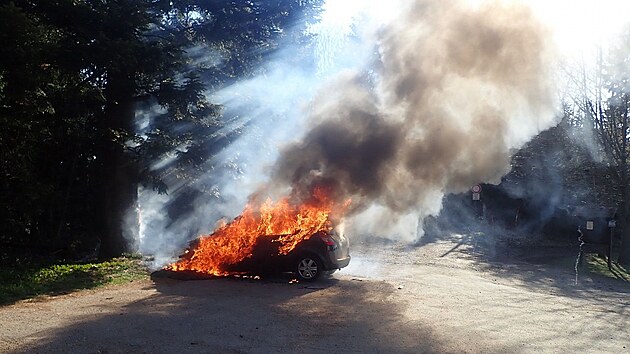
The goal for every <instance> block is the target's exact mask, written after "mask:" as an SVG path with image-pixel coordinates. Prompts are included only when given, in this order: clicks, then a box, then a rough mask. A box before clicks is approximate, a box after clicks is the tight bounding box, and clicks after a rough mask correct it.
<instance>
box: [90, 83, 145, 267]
mask: <svg viewBox="0 0 630 354" xmlns="http://www.w3.org/2000/svg"><path fill="white" fill-rule="evenodd" d="M108 81H109V82H108V85H107V90H106V92H107V103H106V106H105V117H104V118H105V119H104V121H103V122H102V123H103V124H102V126H101V134H100V135H101V141H100V142H99V151H100V152H101V153H100V156H98V157H97V159H99V158H100V159H101V165H100V166H101V173H100V176H99V178H100V183H99V188H100V189H99V198H100V202H99V204H98V207H99V211H98V212H97V214H98V215H97V218H98V219H99V221H98V223H97V225H98V228H99V230H97V232H98V233H99V234H100V235H101V246H100V252H99V257H100V258H110V257H115V256H119V255H121V254H122V253H124V252H129V251H130V250H131V247H130V245H131V243H132V241H133V235H135V232H136V230H135V228H137V227H138V223H137V213H136V212H135V208H136V203H137V198H138V192H137V190H138V181H137V168H136V165H135V163H134V161H133V159H132V158H131V156H129V154H128V153H127V151H126V149H125V147H124V144H123V143H124V142H122V141H120V139H118V140H117V139H116V134H115V133H114V132H116V131H118V132H121V131H125V132H130V133H131V132H133V120H134V117H135V110H134V100H133V95H134V89H133V81H132V80H131V79H128V78H127V77H124V76H122V75H118V76H114V75H112V76H111V77H109V78H108Z"/></svg>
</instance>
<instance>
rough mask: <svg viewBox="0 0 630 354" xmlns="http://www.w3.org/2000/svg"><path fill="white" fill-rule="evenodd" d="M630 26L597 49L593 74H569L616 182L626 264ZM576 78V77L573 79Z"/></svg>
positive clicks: (629, 252) (629, 253)
mask: <svg viewBox="0 0 630 354" xmlns="http://www.w3.org/2000/svg"><path fill="white" fill-rule="evenodd" d="M629 64H630V29H628V30H626V31H625V33H624V34H623V35H622V36H621V38H620V40H619V42H617V43H616V44H615V45H614V46H612V47H611V48H610V50H609V52H608V54H607V55H606V56H605V57H604V55H603V51H602V50H601V49H600V50H599V51H598V58H597V63H596V65H595V70H594V74H593V75H588V74H587V71H586V70H585V69H583V70H582V71H581V74H580V75H575V76H573V79H574V80H575V83H576V84H577V85H576V86H577V87H578V90H576V91H577V92H578V94H577V95H575V96H574V102H575V103H576V105H577V107H579V109H580V110H581V111H582V112H583V114H584V117H585V122H586V124H587V125H590V127H589V128H592V129H593V131H594V133H595V135H596V137H597V138H598V142H599V144H600V147H601V149H602V150H603V152H604V154H605V156H606V158H607V161H608V164H609V168H610V171H611V174H612V176H613V177H614V180H615V182H616V184H617V186H618V188H616V189H617V190H618V191H619V194H620V196H619V200H621V203H620V206H619V208H618V212H617V219H618V221H619V224H620V225H619V226H620V229H621V248H620V255H619V263H621V264H624V265H630V200H629V199H628V198H630V121H629V119H630V118H629V115H630V66H629ZM576 78H577V79H576Z"/></svg>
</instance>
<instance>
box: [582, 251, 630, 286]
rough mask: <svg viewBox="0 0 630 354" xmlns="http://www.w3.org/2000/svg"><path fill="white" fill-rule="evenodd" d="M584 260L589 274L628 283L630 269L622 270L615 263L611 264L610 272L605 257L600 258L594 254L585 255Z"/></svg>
mask: <svg viewBox="0 0 630 354" xmlns="http://www.w3.org/2000/svg"><path fill="white" fill-rule="evenodd" d="M613 259H614V258H613ZM585 260H586V264H587V265H588V270H589V271H590V272H591V273H595V274H597V275H601V276H605V277H608V278H614V279H621V280H624V281H626V282H630V269H626V268H624V267H623V266H621V265H619V264H618V263H617V262H612V270H609V269H608V263H607V261H606V257H600V256H598V255H595V254H587V255H586V259H585Z"/></svg>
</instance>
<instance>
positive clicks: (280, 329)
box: [0, 235, 630, 353]
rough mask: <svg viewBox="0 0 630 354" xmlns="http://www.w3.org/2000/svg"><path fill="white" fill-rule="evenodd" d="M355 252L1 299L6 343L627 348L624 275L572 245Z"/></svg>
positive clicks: (382, 349)
mask: <svg viewBox="0 0 630 354" xmlns="http://www.w3.org/2000/svg"><path fill="white" fill-rule="evenodd" d="M352 253H353V260H352V262H351V265H350V266H349V267H348V268H346V269H344V270H342V271H341V272H337V273H335V274H334V276H333V278H332V279H328V280H325V281H321V282H318V283H313V284H304V283H293V284H290V283H289V280H290V278H287V277H285V276H278V277H275V278H264V279H261V280H254V279H236V278H225V279H209V280H188V281H186V280H177V279H171V278H165V277H159V276H155V277H153V279H152V280H150V281H142V282H134V283H129V284H126V285H124V286H111V287H107V288H103V289H98V290H87V291H82V292H78V293H74V294H69V295H64V296H59V297H55V298H45V299H38V300H32V301H24V302H20V303H17V304H14V305H11V306H6V307H3V308H0V352H9V353H37V352H41V353H61V352H63V353H186V352H190V353H204V352H207V353H270V352H299V353H320V352H326V353H330V352H333V353H334V352H340V353H341V352H343V353H348V352H349V353H357V352H361V353H363V352H375V353H396V352H401V353H405V352H406V353H419V352H451V353H461V352H471V353H474V352H482V353H493V352H497V353H498V352H509V353H515V352H565V353H588V352H592V353H603V352H609V353H622V352H630V349H629V348H630V330H629V326H630V284H629V283H628V282H627V281H623V280H615V279H608V278H603V277H598V276H594V275H589V274H580V277H579V278H578V283H577V285H576V283H575V272H574V269H573V264H572V261H571V255H572V253H573V250H572V249H567V248H566V247H556V248H554V247H545V248H544V249H535V248H531V247H514V246H510V245H509V244H507V245H505V244H500V243H497V242H486V241H484V240H483V239H480V238H479V237H470V236H457V235H455V236H450V237H447V238H444V239H439V240H432V242H431V243H427V244H425V245H422V246H409V245H403V244H398V243H387V242H372V243H371V244H366V243H363V244H360V243H358V244H355V245H352Z"/></svg>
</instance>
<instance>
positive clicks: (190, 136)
mask: <svg viewBox="0 0 630 354" xmlns="http://www.w3.org/2000/svg"><path fill="white" fill-rule="evenodd" d="M320 2H321V1H303V0H284V1H281V0H277V1H265V2H252V1H242V0H241V1H227V0H219V1H190V0H172V1H165V0H119V1H104V0H79V1H77V0H62V1H54V2H52V1H50V2H49V1H44V2H42V1H32V0H14V1H0V9H1V12H0V23H2V26H3V28H2V30H3V31H2V34H1V36H2V37H0V38H2V44H3V45H2V48H1V49H0V50H1V51H2V52H1V53H0V54H2V55H1V57H2V59H0V74H2V83H3V89H2V94H3V96H2V98H1V100H2V101H1V102H0V118H1V119H2V120H3V123H7V126H9V127H14V128H15V129H14V131H10V130H9V131H7V132H6V134H3V135H2V137H1V138H2V139H3V140H2V144H3V151H2V162H1V163H2V166H1V168H2V169H3V172H5V171H6V173H5V174H6V175H9V176H11V179H10V181H8V182H6V184H4V185H3V189H2V191H3V192H5V193H7V194H8V195H10V197H11V198H10V199H8V200H9V202H7V203H5V204H3V205H2V207H3V209H4V210H3V211H5V210H6V211H12V210H13V211H14V212H13V213H10V215H9V217H8V218H7V219H8V221H10V223H9V224H10V225H13V226H10V227H9V228H8V229H7V230H6V231H7V232H8V233H15V230H18V229H23V230H28V232H27V233H31V232H32V229H33V227H35V228H36V229H37V230H39V231H40V232H39V233H38V234H39V235H40V236H39V238H40V239H44V238H47V239H50V236H51V234H55V232H52V231H51V230H58V231H57V232H56V233H57V234H59V235H61V234H62V233H64V234H65V233H66V231H69V230H67V228H68V227H67V225H68V224H71V223H69V219H70V216H69V215H68V214H69V209H75V208H77V207H81V206H82V207H83V208H82V209H81V211H77V210H72V213H70V214H73V215H74V216H75V218H76V217H78V218H79V219H81V217H83V221H82V222H80V224H82V226H83V228H84V230H82V231H77V233H78V232H87V233H89V234H91V235H94V237H93V238H94V239H95V240H96V239H100V241H101V255H102V256H113V255H117V254H120V253H121V252H124V251H126V250H127V247H126V245H127V242H126V240H125V237H124V231H125V225H124V219H125V216H126V215H127V211H128V210H129V209H130V208H133V207H134V205H135V202H136V198H137V195H136V194H137V187H138V184H139V183H144V184H147V185H151V186H153V187H154V189H156V191H158V192H166V191H167V186H166V184H165V183H164V181H163V176H164V174H165V170H166V169H167V168H173V166H174V165H176V164H181V163H186V162H188V163H194V164H198V165H201V164H202V163H203V160H205V159H207V158H208V157H210V156H211V155H210V154H209V153H212V152H216V151H217V147H216V145H217V144H219V145H221V144H226V143H227V142H225V141H223V140H221V141H219V142H217V141H216V139H215V138H213V133H214V132H216V131H217V130H218V129H219V128H220V127H221V119H220V115H221V109H220V107H218V106H217V105H213V104H211V103H210V102H208V101H207V99H206V96H205V95H204V91H205V90H206V89H207V88H208V87H211V88H217V87H220V86H221V85H224V84H226V83H229V82H230V81H231V80H235V79H237V78H239V77H243V76H245V75H251V74H253V73H255V72H256V71H257V70H259V68H260V67H261V66H260V64H261V63H262V62H263V61H264V60H265V59H266V58H267V56H268V55H270V53H272V52H273V51H274V50H275V49H277V48H278V46H279V44H278V43H279V41H280V40H281V39H283V38H284V37H287V36H291V35H295V36H296V39H295V40H297V41H299V40H304V38H306V36H304V35H303V34H302V32H303V31H299V30H297V31H290V30H289V28H290V27H291V26H292V25H293V24H294V23H303V22H298V21H297V19H300V18H302V17H303V16H312V15H313V14H314V11H316V10H317V8H318V7H319V5H320ZM199 47H201V48H204V49H205V50H206V51H208V52H212V53H214V55H215V56H218V57H220V58H221V61H220V62H221V65H210V66H207V65H204V64H203V63H199V62H198V61H196V60H195V59H196V58H194V57H193V54H194V51H193V49H195V48H199ZM208 81H209V82H208ZM143 105H144V106H147V105H157V106H159V108H160V109H159V114H157V116H156V117H155V118H154V120H153V124H152V125H151V127H150V129H148V130H146V131H145V132H143V134H142V135H137V134H135V129H134V119H135V112H136V109H137V108H138V107H140V106H143ZM35 123H36V124H35ZM3 131H4V130H3ZM42 135H45V137H42ZM48 143H49V144H48ZM182 147H183V148H182ZM20 149H21V150H20ZM20 151H22V152H20ZM173 151H175V152H176V154H177V155H178V157H179V158H178V159H177V162H173V163H172V164H171V165H170V166H166V167H162V169H158V170H155V169H151V168H148V167H147V166H148V165H149V164H150V163H152V162H153V161H155V159H156V158H160V157H161V156H163V155H164V154H167V153H173ZM48 168H49V169H51V170H52V171H53V173H52V175H49V174H46V175H45V176H44V177H45V178H43V179H40V177H41V175H42V174H44V173H43V172H42V171H43V170H44V169H48ZM77 181H79V182H80V183H76V182H77ZM38 183H39V184H41V188H38V187H37V185H38ZM34 191H35V192H34ZM31 192H33V194H34V195H36V198H34V199H33V200H32V201H30V202H28V203H25V205H23V206H20V207H19V208H17V209H16V208H15V205H14V201H15V200H19V199H20V196H22V195H24V194H28V193H31ZM22 199H24V198H22ZM33 206H39V207H38V208H35V209H33V210H31V211H30V212H29V213H27V214H29V215H32V219H29V218H23V217H21V216H20V213H21V211H28V210H29V208H31V207H33ZM18 209H19V210H18ZM45 214H50V215H48V216H45ZM75 218H73V219H75ZM45 219H47V220H49V221H50V222H44V220H45ZM85 220H89V221H90V222H86V221H85ZM132 222H133V221H132ZM18 224H19V225H18ZM90 224H91V225H90ZM62 231H63V232H62ZM17 238H23V236H19V237H17ZM94 243H96V242H94Z"/></svg>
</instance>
